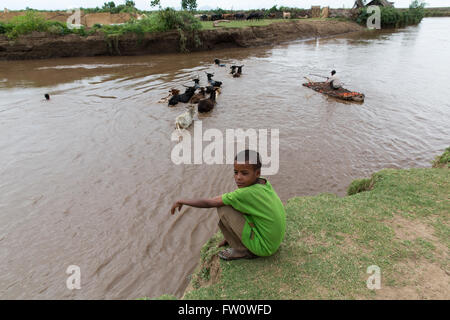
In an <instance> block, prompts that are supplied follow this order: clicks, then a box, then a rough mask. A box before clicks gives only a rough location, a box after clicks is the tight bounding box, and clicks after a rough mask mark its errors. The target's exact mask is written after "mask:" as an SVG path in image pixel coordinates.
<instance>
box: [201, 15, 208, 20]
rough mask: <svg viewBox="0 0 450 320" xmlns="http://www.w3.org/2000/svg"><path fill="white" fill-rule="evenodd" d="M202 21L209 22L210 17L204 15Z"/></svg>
mask: <svg viewBox="0 0 450 320" xmlns="http://www.w3.org/2000/svg"><path fill="white" fill-rule="evenodd" d="M200 19H201V20H202V21H208V16H207V15H206V14H204V15H202V16H201V17H200Z"/></svg>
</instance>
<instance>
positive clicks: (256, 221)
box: [171, 150, 286, 260]
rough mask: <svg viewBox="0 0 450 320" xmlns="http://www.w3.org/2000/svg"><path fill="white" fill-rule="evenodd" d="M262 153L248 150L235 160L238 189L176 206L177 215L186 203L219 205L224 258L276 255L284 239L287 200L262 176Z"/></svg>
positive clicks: (173, 207)
mask: <svg viewBox="0 0 450 320" xmlns="http://www.w3.org/2000/svg"><path fill="white" fill-rule="evenodd" d="M261 166H262V165H261V158H260V155H259V153H258V152H256V151H252V150H244V151H242V152H240V153H239V154H238V155H237V156H236V158H235V161H234V180H235V182H236V185H237V187H238V189H236V190H235V191H233V192H229V193H225V194H223V195H221V196H217V197H214V198H208V199H181V200H178V201H176V202H175V203H174V204H173V206H172V208H171V214H172V215H173V214H174V213H175V211H176V209H177V208H178V211H180V210H181V207H182V206H183V205H188V206H191V207H195V208H217V213H218V215H219V218H220V220H219V228H220V230H221V231H222V234H223V236H224V241H222V243H220V244H219V247H221V246H225V245H230V248H228V249H225V250H223V251H221V252H220V253H219V257H220V258H221V259H224V260H236V259H242V258H246V259H252V258H256V257H265V256H270V255H272V254H274V253H275V252H276V251H277V250H278V248H279V246H280V244H281V242H282V241H283V238H284V234H285V230H286V212H285V210H284V206H283V203H282V202H281V200H280V198H279V197H278V195H277V193H276V192H275V190H274V189H273V188H272V185H271V184H270V183H269V181H268V180H267V179H264V178H261V177H260V174H261Z"/></svg>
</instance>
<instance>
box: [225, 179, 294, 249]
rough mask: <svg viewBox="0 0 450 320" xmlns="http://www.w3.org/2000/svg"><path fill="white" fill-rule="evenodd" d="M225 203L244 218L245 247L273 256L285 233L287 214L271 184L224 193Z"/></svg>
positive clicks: (243, 238)
mask: <svg viewBox="0 0 450 320" xmlns="http://www.w3.org/2000/svg"><path fill="white" fill-rule="evenodd" d="M222 201H223V203H224V204H225V205H227V206H232V207H233V208H234V209H235V210H237V211H239V212H242V213H243V214H244V218H245V220H246V223H245V225H244V230H243V231H242V243H243V244H244V245H245V246H246V247H247V248H248V249H249V250H250V251H251V252H253V253H254V254H256V255H258V256H270V255H272V254H274V253H275V252H276V251H277V250H278V247H279V246H280V244H281V241H283V238H284V232H285V230H286V212H285V211H284V206H283V203H282V202H281V200H280V198H279V197H278V195H277V193H276V192H275V190H273V188H272V185H271V184H270V183H269V181H267V180H266V183H265V184H260V183H255V184H253V185H251V186H249V187H245V188H240V189H236V190H235V191H233V192H229V193H225V194H223V195H222Z"/></svg>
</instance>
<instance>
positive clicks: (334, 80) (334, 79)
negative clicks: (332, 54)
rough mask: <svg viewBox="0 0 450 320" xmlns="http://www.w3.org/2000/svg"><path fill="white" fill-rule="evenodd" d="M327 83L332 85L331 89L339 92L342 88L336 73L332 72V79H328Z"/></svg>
mask: <svg viewBox="0 0 450 320" xmlns="http://www.w3.org/2000/svg"><path fill="white" fill-rule="evenodd" d="M327 83H329V84H330V87H331V89H333V90H337V89H339V88H341V87H342V84H341V81H340V80H339V79H338V77H336V71H335V70H333V71H331V77H328V80H327Z"/></svg>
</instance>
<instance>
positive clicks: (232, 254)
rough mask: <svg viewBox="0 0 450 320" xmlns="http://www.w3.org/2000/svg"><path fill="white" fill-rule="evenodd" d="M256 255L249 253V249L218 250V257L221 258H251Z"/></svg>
mask: <svg viewBox="0 0 450 320" xmlns="http://www.w3.org/2000/svg"><path fill="white" fill-rule="evenodd" d="M257 257H258V256H256V255H254V254H253V253H251V252H250V251H249V250H247V249H246V250H238V249H234V248H228V249H225V250H223V251H221V252H219V258H221V259H223V260H237V259H253V258H257Z"/></svg>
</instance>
